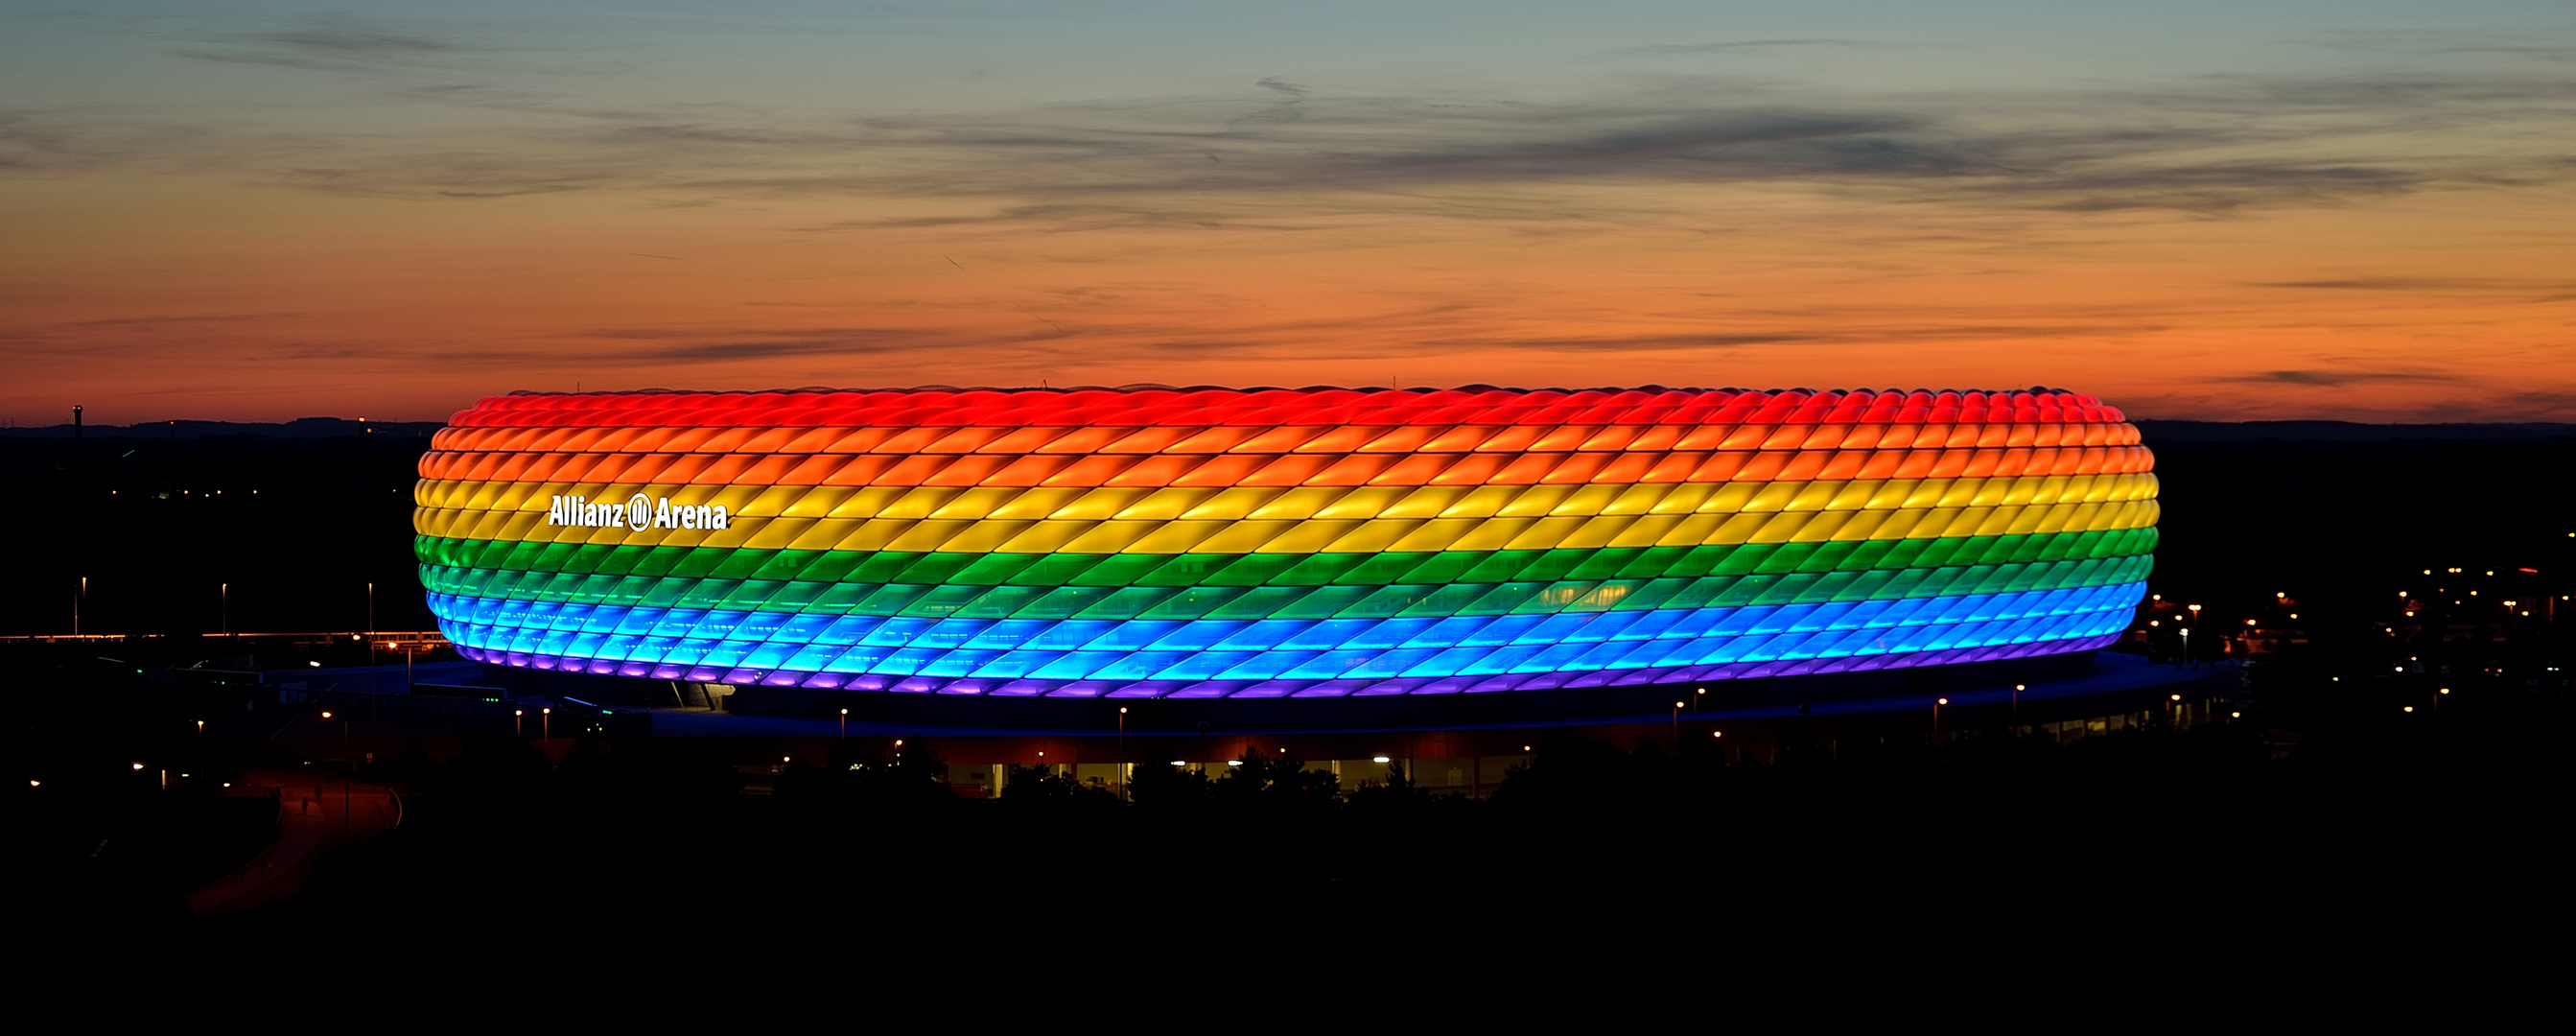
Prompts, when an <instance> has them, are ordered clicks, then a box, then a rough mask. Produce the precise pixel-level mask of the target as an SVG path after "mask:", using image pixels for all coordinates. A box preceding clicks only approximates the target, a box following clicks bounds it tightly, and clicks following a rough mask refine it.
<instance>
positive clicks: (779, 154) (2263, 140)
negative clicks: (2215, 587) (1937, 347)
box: [0, 23, 2576, 227]
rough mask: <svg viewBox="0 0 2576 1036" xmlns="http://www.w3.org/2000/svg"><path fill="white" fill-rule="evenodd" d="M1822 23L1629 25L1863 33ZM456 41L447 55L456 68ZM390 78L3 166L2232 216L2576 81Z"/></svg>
mask: <svg viewBox="0 0 2576 1036" xmlns="http://www.w3.org/2000/svg"><path fill="white" fill-rule="evenodd" d="M1864 43H1865V41H1859V40H1843V39H1830V38H1812V39H1757V40H1740V41H1721V42H1714V43H1703V44H1670V45H1656V46H1655V47H1647V48H1629V49H1628V50H1629V51H1633V52H1638V53H1685V52H1688V53H1719V52H1725V51H1727V50H1730V49H1758V48H1770V47H1812V46H1861V45H1864ZM496 49H498V48H493V47H487V46H481V45H475V44H470V43H467V42H461V41H458V40H453V39H447V38H443V37H436V36H431V35H425V34H416V33H397V32H390V31H382V30H378V29H374V28H369V27H366V26H361V25H344V24H338V23H333V24H326V25H322V26H321V27H317V28H306V29H299V30H295V31H290V32H272V33H266V34H260V35H252V36H243V37H239V38H237V39H232V40H229V41H226V42H225V43H224V45H223V46H221V47H217V48H214V49H208V48H207V47H204V46H200V47H198V48H196V50H195V51H192V52H191V55H190V56H194V57H201V58H205V59H207V60H220V61H248V62H253V63H264V64H284V65H292V66H295V67H299V68H313V69H317V70H325V71H343V72H366V73H369V74H371V75H372V74H373V73H375V72H379V71H384V70H387V69H398V68H400V69H411V68H419V69H427V68H434V67H448V68H450V70H452V69H453V68H462V67H465V64H470V63H471V61H472V60H473V59H475V57H476V55H479V54H484V53H488V52H491V51H493V50H496ZM460 62H462V63H465V64H460ZM393 96H398V97H399V98H400V99H401V100H402V101H404V102H406V103H415V104H429V105H436V106H443V107H448V108H454V109H469V110H477V111H480V112H483V113H486V114H487V115H488V116H490V121H489V122H488V123H487V124H486V125H484V126H483V127H482V128H480V129H465V130H459V129H455V128H453V127H454V125H455V122H456V120H452V119H442V120H439V121H440V122H441V123H442V125H443V126H444V127H446V128H442V129H441V130H438V131H436V132H435V133H434V134H433V133H431V132H423V133H421V134H419V135H417V136H406V135H403V134H401V133H397V132H380V133H368V134H345V135H335V136H324V135H290V134H283V133H273V132H272V133H258V132H249V131H246V130H244V129H242V128H238V127H236V128H230V129H227V128H224V127H219V126H215V125H211V124H190V123H185V122H180V121H176V120H172V121H165V122H160V123H154V122H149V121H145V120H143V119H141V118H139V117H137V116H135V115H133V114H131V113H122V114H113V115H112V114H109V113H105V112H102V111H96V110H86V109H84V110H77V111H75V110H52V111H29V110H20V111H15V112H7V111H0V170H5V169H19V170H52V169H69V168H87V167H93V166H98V165H106V164H119V163H123V164H139V163H149V162H153V161H155V160H157V161H159V162H160V163H161V164H163V165H164V166H165V167H167V168H172V169H179V168H185V169H188V170H192V171H198V172H202V171H204V170H207V169H210V168H218V167H224V166H227V165H229V166H231V167H233V168H235V169H238V170H240V171H242V172H243V173H245V174H247V175H252V176H257V177H262V178H265V179H267V180H268V181H269V182H273V183H280V184H286V185H291V186H298V187H303V188H308V189H312V190H319V191H326V192H334V193H356V194H380V195H398V196H413V197H434V198H448V199H455V200H460V201H472V200H482V199H496V198H507V197H514V196H521V195H527V194H539V193H557V192H567V191H626V192H652V193H653V194H655V195H657V196H660V197H662V198H664V199H671V198H675V197H678V198H685V199H690V200H704V199H711V198H726V199H732V198H752V197H779V196H828V197H864V196H875V197H904V198H911V199H952V200H957V201H963V202H967V203H969V204H967V205H963V206H958V207H957V209H958V211H947V212H939V213H937V214H933V215H905V216H897V217H888V218H887V219H883V220H878V221H874V222H870V221H853V222H850V223H844V224H836V225H835V226H838V227H859V226H902V225H907V222H906V221H910V222H909V223H908V225H913V226H931V225H942V224H954V223H966V222H991V223H1023V224H1027V223H1047V222H1064V223H1072V224H1084V225H1095V226H1096V225H1102V224H1104V223H1128V224H1135V225H1181V224H1194V225H1225V224H1231V223H1236V222H1239V221H1242V220H1245V219H1249V218H1261V219H1264V220H1265V221H1266V222H1267V223H1268V224H1270V225H1290V224H1293V223H1294V220H1293V219H1284V218H1281V217H1283V216H1285V215H1288V214H1291V213H1293V214H1294V215H1295V216H1297V217H1310V216H1320V215H1334V214H1343V213H1376V212H1387V211H1397V210H1401V211H1408V212H1414V213H1420V214H1429V215H1436V216H1446V217H1453V218H1464V219H1493V218H1504V219H1516V220H1548V219H1554V220H1564V219H1570V218H1585V217H1594V218H1600V217H1602V216H1604V214H1605V210H1603V209H1601V208H1599V207H1598V206H1599V205H1601V204H1603V203H1601V202H1598V201H1593V202H1587V203H1583V204H1576V203H1573V202H1571V201H1569V200H1568V199H1567V197H1566V193H1565V192H1564V191H1563V190H1562V188H1565V187H1569V186H1582V185H1620V186H1628V185H1640V184H1659V185H1670V186H1677V187H1685V188H1687V187H1692V186H1705V185H1728V184H1761V185H1780V184H1785V185H1796V186H1803V187H1807V188H1811V189H1816V190H1823V191H1832V192H1843V193H1858V194H1863V195H1867V196H1871V197H1875V198H1878V199H1881V200H1886V201H1892V202H1900V203H1904V202H1930V203H1941V204H1948V205H1958V206H1969V207H1977V208H1986V209H2005V208H2013V209H2054V210H2062V211H2074V212H2106V211H2127V210H2146V211H2153V210H2163V211H2173V212H2185V213H2196V214H2223V213H2229V212H2234V211H2239V210H2244V209H2249V208H2258V207H2263V206H2280V205H2332V204H2340V203H2344V202H2347V201H2352V200H2358V199H2367V198H2373V197H2384V196H2389V195H2396V194H2404V193H2409V192H2417V191H2426V190H2436V189H2450V188H2471V187H2493V186H2504V185H2517V184H2542V183H2553V182H2563V181H2565V180H2567V179H2570V178H2576V158H2571V156H2570V154H2569V149H2568V148H2566V147H2564V146H2563V145H2562V144H2560V143H2559V142H2560V141H2563V140H2565V139H2567V138H2568V136H2569V134H2568V132H2567V131H2568V129H2569V127H2568V125H2567V123H2568V121H2569V118H2568V114H2567V112H2568V110H2569V102H2571V101H2576V81H2570V80H2568V79H2566V78H2565V77H2563V76H2558V77H2552V76H2545V75H2504V74H2492V73H2490V74H2478V75H2468V74H2462V75H2436V74H2431V73H2408V74H2395V73H2389V74H2367V75H2327V76H2290V75H2235V76H2208V77H2202V78H2197V79H2192V80H2187V81H2179V82H2173V83H2168V84H2164V85H2162V86H2156V87H2128V88H2102V89H2097V90H2092V91H2088V92H2055V93H2048V92H2040V91H2014V90H2000V89H1998V90H1986V91H1955V92H1949V93H1929V92H1918V93H1887V94H1881V95H1876V96H1871V95H1858V94H1836V95H1828V94H1822V93H1815V92H1807V91H1802V90H1800V89H1798V88H1795V87H1793V86H1789V85H1783V84H1778V83H1753V82H1747V81H1741V80H1736V79H1729V78H1723V77H1710V76H1662V77H1654V78H1651V79H1638V80H1630V81H1624V82H1622V83H1620V84H1618V85H1616V86H1614V87H1610V88H1604V89H1602V90H1600V91H1597V92H1594V93H1591V94H1589V95H1583V96H1572V97H1561V98H1549V99H1536V98H1509V97H1503V98H1497V97H1476V96H1443V95H1435V94H1421V95H1412V96H1404V95H1365V94H1346V93H1337V92H1335V91H1333V90H1332V89H1330V88H1329V87H1328V86H1326V85H1318V84H1314V83H1306V82H1292V81H1290V80H1287V79H1284V78H1280V77H1268V78H1262V79H1259V80H1257V81H1255V82H1253V83H1251V84H1249V85H1248V86H1247V87H1244V88H1238V89H1237V90H1235V91H1231V92H1225V93H1217V94H1208V95H1198V96H1173V97H1159V98H1137V99H1125V100H1119V99H1106V100H1091V101H1077V102H1066V103H1056V104H1046V105H1035V106H1026V107H1020V108H1017V109H997V110H988V111H980V112H947V113H925V112H915V113H911V114H907V115H903V116H888V115H873V114H866V113H844V114H840V115H837V116H829V117H817V116H814V115H811V114H810V113H808V112H806V111H804V110H794V111H779V110H770V109H763V108H758V107H753V106H749V105H742V104H734V103H724V102H708V101H696V102H688V103H682V102H671V103H650V104H625V105H602V104H590V103H575V102H572V101H570V100H567V99H563V98H559V97H554V96H550V95H548V94H547V93H545V92H544V91H543V90H542V89H537V88H534V87H510V88H505V87H501V86H496V85H486V84H479V83H457V82H430V81H426V80H422V79H419V78H418V77H415V81H414V82H413V83H412V85H409V86H405V87H402V88H401V89H399V90H398V91H397V92H396V94H395V95H393Z"/></svg>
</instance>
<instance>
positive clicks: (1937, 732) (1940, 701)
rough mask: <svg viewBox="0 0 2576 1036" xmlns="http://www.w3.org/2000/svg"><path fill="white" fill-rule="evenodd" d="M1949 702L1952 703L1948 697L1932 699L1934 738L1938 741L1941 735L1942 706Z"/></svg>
mask: <svg viewBox="0 0 2576 1036" xmlns="http://www.w3.org/2000/svg"><path fill="white" fill-rule="evenodd" d="M1948 704H1950V699H1948V698H1934V699H1932V738H1933V739H1934V740H1936V741H1937V740H1939V739H1940V737H1941V706H1944V705H1948Z"/></svg>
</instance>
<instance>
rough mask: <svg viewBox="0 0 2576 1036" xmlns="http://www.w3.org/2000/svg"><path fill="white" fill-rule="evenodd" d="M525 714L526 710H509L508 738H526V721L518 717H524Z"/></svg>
mask: <svg viewBox="0 0 2576 1036" xmlns="http://www.w3.org/2000/svg"><path fill="white" fill-rule="evenodd" d="M527 714H528V710H526V709H511V710H510V736H511V737H526V736H528V728H527V727H526V726H525V724H526V722H527V721H526V720H524V719H521V718H520V717H522V716H526V715H527Z"/></svg>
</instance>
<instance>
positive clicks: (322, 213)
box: [0, 0, 2576, 426]
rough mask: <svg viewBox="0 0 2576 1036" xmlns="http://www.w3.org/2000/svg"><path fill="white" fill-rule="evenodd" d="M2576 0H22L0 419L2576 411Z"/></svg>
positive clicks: (2, 291)
mask: <svg viewBox="0 0 2576 1036" xmlns="http://www.w3.org/2000/svg"><path fill="white" fill-rule="evenodd" d="M2572 321H2576V7H2571V6H2570V5H2568V4H2566V3H2565V2H2564V0H2559V2H2555V3H2540V2H2529V3H2522V2H2480V0H2452V2H2448V3H2441V4H2434V3H2425V2H2422V0H2415V2H2409V3H2369V2H2348V0H2347V2H2335V3H2295V4H2293V3H2273V4H2264V3H2247V2H2242V0H2237V2H2226V3H2217V2H2206V3H2204V2H2187V3H2185V2H2170V0H2169V2H2164V3H2155V4H2142V3H2117V4H2114V3H2083V2H2068V0H2050V2H1986V3H1898V2H1892V0H1890V2H1811V3H1803V4H1794V5H1789V4H1774V5H1728V4H1719V3H1707V2H1689V3H1625V4H1602V3H1586V4H1575V3H1566V2H1562V0H1556V2H1542V3H1520V2H1502V0H1476V2H1472V3H1471V2H1437V3H1390V2H1386V0H1379V2H1372V3H1340V2H1307V3H1293V4H1281V3H1260V4H1254V3H1226V2H1190V3H1183V2H1177V0H1133V2H1121V0H1107V2H1036V0H1029V2H1018V3H984V2H975V0H942V2H937V3H929V2H916V3H863V2H820V0H817V2H802V3H779V2H744V3H728V4H710V3H697V4H688V3H651V2H624V0H615V2H612V0H601V2H591V3H568V2H555V3H538V2H509V3H497V2H496V3H473V2H464V3H457V2H451V3H439V4H424V3H407V4H391V3H381V2H375V0H343V2H336V3H329V4H303V3H286V2H227V0H192V2H188V3H178V2H168V0H164V2H157V3H121V2H105V3H84V4H79V5H71V4H60V3H52V2H27V3H21V2H15V0H9V2H5V3H0V357H5V365H4V366H0V375H5V377H0V418H5V419H6V420H8V421H9V422H10V423H12V424H15V425H19V426H26V425H32V424H54V423H58V422H61V421H63V420H66V419H67V417H66V415H67V412H68V410H69V408H70V406H71V405H72V404H74V403H81V404H85V405H87V406H88V408H89V419H90V420H91V421H93V422H99V423H114V424H124V423H132V422H137V421H150V420H158V419H164V418H214V419H228V420H261V421H269V420H283V419H288V418H294V417H301V416H311V415H336V416H349V417H354V416H360V415H366V416H371V417H376V418H379V419H401V420H435V419H442V418H444V417H446V416H447V415H448V414H449V413H450V412H452V411H454V410H456V409H459V408H461V407H464V406H467V405H469V404H471V403H472V402H473V401H474V400H475V399H476V398H478V397H481V396H487V395H493V394H497V393H502V392H507V391H509V390H512V389H521V388H528V389H563V390H569V389H573V388H576V387H579V388H583V389H629V388H645V387H670V388H693V389H731V388H743V389H756V388H778V387H795V386H806V385H822V386H836V387H884V386H908V385H925V384H948V385H961V386H963V385H1000V386H1012V385H1029V386H1036V385H1040V384H1047V385H1052V386H1059V387H1061V386H1067V385H1080V384H1111V385H1114V384H1123V383H1130V382H1161V383H1166V384H1174V385H1189V384H1222V385H1288V386H1296V385H1316V384H1339V385H1390V384H1392V385H1400V386H1420V385H1457V384H1468V383H1478V382H1482V383H1491V384H1499V385H1518V386H1596V385H1642V384H1662V385H1673V386H1725V385H1737V386H1745V387H1790V386H1808V387H1816V388H1827V387H1902V388H1913V387H1932V388H1940V387H1960V388H1969V387H2016V386H2018V387H2028V386H2032V385H2049V386H2062V387H2066V388H2071V389H2076V390H2079V391H2084V392H2091V393H2096V394H2099V395H2101V396H2103V397H2104V398H2106V399H2107V400H2109V401H2110V402H2112V403H2115V404H2118V405H2120V406H2123V407H2124V408H2126V409H2127V410H2128V411H2129V413H2130V414H2132V415H2133V416H2142V417H2166V418H2201V419H2216V420H2251V419H2280V418H2310V417H2340V418H2349V419H2356V420H2373V421H2424V420H2430V421H2496V420H2556V421H2568V420H2576V327H2571V322H2572Z"/></svg>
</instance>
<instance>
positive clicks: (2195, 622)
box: [2182, 604, 2200, 663]
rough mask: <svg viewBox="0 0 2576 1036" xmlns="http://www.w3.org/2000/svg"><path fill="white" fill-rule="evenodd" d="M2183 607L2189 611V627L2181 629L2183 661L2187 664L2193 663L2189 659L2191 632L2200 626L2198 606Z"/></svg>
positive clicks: (2187, 605) (2190, 658)
mask: <svg viewBox="0 0 2576 1036" xmlns="http://www.w3.org/2000/svg"><path fill="white" fill-rule="evenodd" d="M2183 607H2184V608H2187V609H2190V610H2191V625H2189V626H2185V627H2183V630H2182V647H2183V652H2182V654H2183V661H2184V662H2186V663H2188V662H2191V661H2193V659H2192V657H2191V631H2192V630H2193V629H2196V628H2198V627H2199V626H2200V606H2199V605H2197V604H2186V605H2183Z"/></svg>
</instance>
